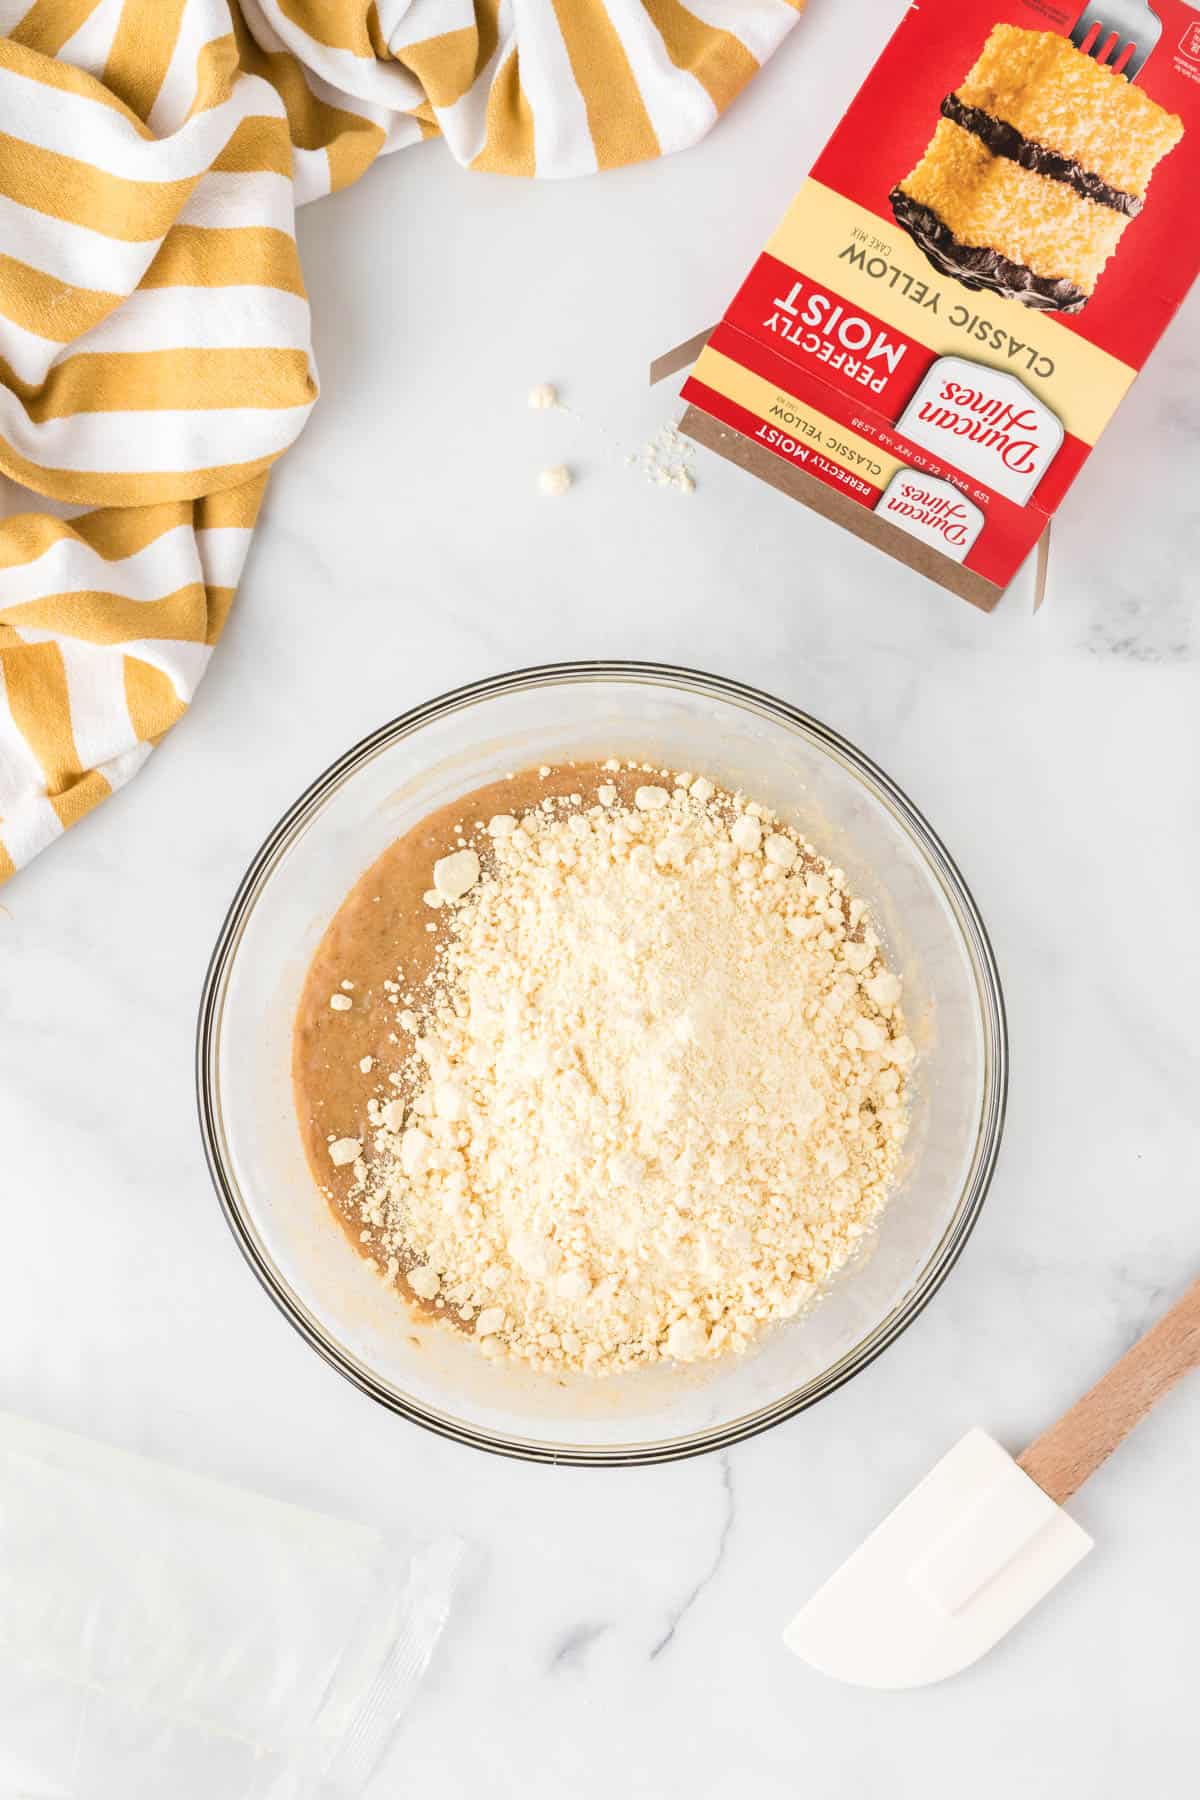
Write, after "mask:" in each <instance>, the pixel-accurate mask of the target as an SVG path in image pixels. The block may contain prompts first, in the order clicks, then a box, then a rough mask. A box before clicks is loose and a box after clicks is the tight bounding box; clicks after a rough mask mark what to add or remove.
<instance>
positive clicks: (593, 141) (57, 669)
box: [0, 0, 804, 879]
mask: <svg viewBox="0 0 1200 1800" xmlns="http://www.w3.org/2000/svg"><path fill="white" fill-rule="evenodd" d="M803 3H804V0H687V3H686V4H684V0H32V3H31V0H0V879H3V878H4V877H6V876H8V875H10V874H11V873H12V872H13V870H14V868H19V867H20V866H21V865H22V864H24V863H26V862H28V861H29V859H30V858H31V857H32V856H34V855H35V854H36V853H37V851H39V850H40V849H42V848H43V846H44V845H46V844H48V843H49V842H51V840H52V839H54V838H55V837H57V836H59V835H60V834H61V832H62V831H63V830H64V829H65V827H66V826H68V825H70V824H72V823H73V822H74V821H75V820H76V819H78V818H80V817H81V816H82V815H83V814H84V813H86V812H88V811H89V810H90V809H91V808H92V807H93V806H94V805H95V804H96V803H97V801H99V800H101V799H103V798H104V797H105V795H107V794H109V793H111V792H112V791H113V789H114V788H117V787H120V786H121V785H122V784H123V783H124V782H126V781H127V780H128V779H129V777H130V776H131V775H132V774H133V773H134V772H135V771H136V770H137V769H138V768H139V767H140V766H141V764H142V762H143V761H144V760H145V758H146V757H147V756H148V755H149V752H150V748H151V746H152V745H153V744H154V743H156V742H157V740H158V739H159V738H160V737H161V736H162V734H163V732H164V731H166V730H167V728H168V727H169V726H170V725H171V724H173V722H174V721H175V720H176V719H177V718H178V717H179V715H180V714H181V713H182V712H183V710H184V708H185V707H186V706H187V703H188V701H189V700H190V698H191V696H192V694H193V692H194V690H195V687H196V683H197V682H198V681H199V679H200V676H201V675H202V674H203V672H204V668H205V665H206V663H207V661H208V658H209V656H210V655H211V653H212V647H213V645H214V644H215V643H216V641H217V638H218V637H219V636H220V632H221V627H222V625H223V623H224V621H225V617H226V615H227V613H228V611H229V607H230V604H231V602H232V600H233V595H234V591H235V589H236V587H237V583H238V576H239V574H240V572H241V568H242V563H243V561H244V559H245V555H246V549H247V545H248V543H249V538H250V533H251V531H252V529H253V526H254V521H255V516H256V514H257V512H258V507H259V503H260V501H261V499H262V496H263V490H264V487H265V484H266V479H267V471H268V470H269V468H270V465H271V463H272V462H273V461H274V460H275V458H276V457H277V456H279V455H280V454H281V452H282V451H284V450H285V449H286V448H287V446H288V445H289V444H290V443H291V442H292V440H293V438H295V437H296V436H297V434H298V433H299V432H300V430H301V428H302V427H303V425H304V421H305V419H306V418H307V416H308V413H309V410H310V408H311V407H312V404H313V401H314V400H315V398H316V393H317V385H316V376H315V371H314V368H313V364H312V357H311V344H310V336H309V316H308V303H307V300H306V298H305V291H304V280H303V276H302V273H301V269H300V264H299V260H298V257H297V254H296V241H295V232H294V214H295V208H296V207H297V206H298V205H301V204H303V202H304V201H306V200H313V199H316V198H317V197H318V196H319V195H321V194H326V193H329V192H330V191H331V190H333V189H335V188H341V187H345V186H346V185H347V184H348V183H349V182H352V181H354V180H355V179H356V178H357V177H358V176H359V175H361V174H362V172H363V170H364V169H366V168H367V167H368V166H369V164H370V163H371V162H372V161H373V160H374V159H375V157H376V156H379V155H381V154H382V153H383V152H385V151H388V150H396V149H399V148H400V147H401V146H402V145H404V144H411V143H416V142H418V141H419V140H420V139H422V138H424V137H429V136H434V135H437V134H439V133H440V135H441V136H443V137H444V138H445V140H446V143H447V144H448V145H449V147H450V149H451V151H452V152H453V154H454V155H455V156H456V157H457V158H458V160H459V161H460V162H462V163H464V164H467V165H469V166H470V167H471V168H475V169H488V170H494V171H499V172H503V173H507V174H514V175H540V176H547V175H549V176H559V175H584V174H589V173H592V172H593V171H595V170H597V169H604V168H610V167H612V166H614V165H616V164H619V163H627V162H635V161H638V160H639V159H642V158H646V157H653V156H658V155H660V154H662V153H664V152H667V151H671V150H680V149H683V148H684V147H685V146H686V145H688V144H691V143H694V142H695V141H696V139H697V138H699V137H701V136H702V135H703V134H704V132H705V131H707V130H708V128H709V126H710V125H711V124H712V123H713V121H714V120H715V119H716V117H717V116H718V114H719V113H720V112H721V111H722V109H723V108H724V107H725V106H727V105H728V103H729V102H730V100H732V99H733V97H734V95H735V94H736V93H737V92H738V91H739V89H740V88H742V87H743V86H744V85H745V83H746V82H747V81H748V80H749V78H750V77H751V75H753V74H754V72H755V70H756V69H757V68H758V66H759V64H760V63H762V62H763V61H764V60H765V58H766V57H768V56H769V55H770V54H771V52H772V51H773V50H774V49H775V47H776V45H777V44H778V43H779V41H780V39H781V38H782V37H783V36H784V34H785V32H786V31H787V29H788V27H789V26H790V25H791V24H792V23H793V22H794V20H795V18H796V15H797V13H798V11H799V10H800V8H801V7H802V6H803Z"/></svg>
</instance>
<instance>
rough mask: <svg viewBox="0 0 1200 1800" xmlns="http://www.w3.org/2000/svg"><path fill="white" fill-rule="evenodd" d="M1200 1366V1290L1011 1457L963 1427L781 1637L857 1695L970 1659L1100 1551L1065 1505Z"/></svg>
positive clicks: (913, 1681) (940, 1673)
mask: <svg viewBox="0 0 1200 1800" xmlns="http://www.w3.org/2000/svg"><path fill="white" fill-rule="evenodd" d="M1198 1365H1200V1281H1197V1282H1195V1283H1194V1284H1193V1285H1192V1287H1191V1288H1189V1289H1188V1292H1187V1293H1186V1294H1185V1295H1184V1297H1183V1299H1182V1300H1180V1301H1178V1302H1177V1304H1176V1305H1175V1306H1173V1307H1172V1308H1171V1310H1170V1312H1169V1313H1167V1315H1166V1317H1165V1318H1162V1319H1160V1320H1159V1322H1158V1324H1157V1325H1155V1326H1153V1327H1152V1328H1151V1329H1150V1330H1149V1331H1148V1332H1147V1333H1146V1335H1145V1336H1144V1337H1142V1338H1139V1339H1138V1341H1137V1343H1136V1344H1135V1345H1134V1346H1133V1348H1132V1350H1130V1351H1128V1352H1127V1353H1126V1354H1125V1355H1124V1356H1123V1357H1122V1358H1121V1360H1120V1362H1119V1363H1117V1364H1116V1365H1115V1367H1114V1368H1112V1369H1110V1370H1109V1372H1108V1374H1107V1375H1105V1376H1104V1378H1103V1380H1102V1381H1098V1382H1097V1383H1096V1385H1095V1387H1094V1388H1092V1389H1091V1390H1090V1391H1089V1392H1088V1393H1086V1394H1085V1395H1084V1396H1083V1399H1082V1400H1080V1401H1078V1402H1077V1403H1076V1404H1075V1405H1074V1406H1073V1407H1072V1408H1071V1410H1070V1412H1068V1413H1064V1415H1063V1417H1062V1418H1061V1419H1060V1420H1059V1421H1058V1423H1057V1424H1056V1425H1052V1426H1051V1427H1050V1429H1049V1431H1044V1432H1043V1433H1042V1435H1041V1437H1039V1438H1036V1439H1035V1440H1034V1442H1033V1443H1032V1444H1030V1446H1029V1448H1028V1450H1026V1451H1025V1453H1024V1455H1023V1456H1020V1457H1018V1458H1016V1459H1015V1460H1014V1459H1013V1458H1012V1457H1011V1456H1010V1455H1009V1454H1008V1452H1007V1451H1006V1450H1002V1449H1001V1447H1000V1445H999V1444H998V1443H996V1441H995V1439H994V1438H990V1437H989V1436H988V1434H987V1432H986V1431H978V1430H976V1431H969V1432H968V1433H967V1435H966V1437H965V1438H963V1439H962V1441H961V1442H960V1443H958V1444H956V1445H955V1447H954V1449H953V1450H951V1452H950V1454H949V1455H948V1456H944V1457H943V1458H942V1460H941V1462H940V1463H938V1465H937V1467H936V1468H935V1469H933V1470H932V1471H931V1472H930V1474H928V1475H927V1476H926V1477H925V1479H924V1481H922V1482H921V1484H920V1486H919V1487H916V1488H914V1489H913V1491H912V1493H911V1494H910V1495H909V1496H908V1499H907V1500H904V1501H902V1502H901V1504H900V1505H899V1506H898V1507H897V1508H896V1510H895V1512H893V1513H890V1514H889V1515H888V1517H887V1518H886V1519H885V1520H884V1521H883V1524H882V1525H880V1526H879V1527H878V1529H877V1530H875V1531H874V1532H872V1534H871V1536H870V1537H869V1538H868V1539H867V1541H866V1543H865V1544H863V1546H862V1547H861V1549H859V1550H856V1551H855V1553H854V1555H853V1556H852V1557H851V1558H850V1560H849V1561H848V1562H846V1563H843V1565H842V1567H841V1568H840V1569H839V1570H838V1572H837V1574H836V1575H834V1576H833V1577H832V1578H831V1579H830V1580H829V1581H827V1582H826V1583H825V1586H824V1587H823V1588H822V1589H821V1590H820V1592H819V1593H818V1594H816V1595H814V1597H813V1598H812V1599H811V1600H810V1601H809V1603H808V1605H807V1606H806V1607H805V1608H804V1610H803V1611H802V1612H799V1613H797V1615H796V1617H795V1618H794V1619H793V1620H792V1622H791V1624H790V1625H789V1626H788V1628H787V1630H786V1631H785V1632H784V1642H785V1644H786V1645H787V1646H788V1648H789V1650H794V1651H795V1652H796V1654H797V1656H802V1657H803V1658H804V1660H805V1661H806V1662H809V1663H812V1665H813V1667H814V1668H817V1669H821V1670H822V1671H823V1672H824V1673H825V1674H826V1675H834V1676H837V1678H838V1679H839V1680H841V1681H853V1682H856V1683H857V1684H858V1685H859V1686H860V1687H876V1688H907V1687H923V1686H924V1685H925V1684H926V1683H927V1682H931V1681H941V1680H942V1679H943V1678H944V1677H945V1676H947V1675H955V1674H957V1673H958V1671H959V1670H960V1669H965V1668H967V1667H968V1665H969V1664H971V1663H973V1662H976V1661H977V1660H978V1658H979V1657H981V1656H982V1655H983V1653H984V1652H985V1651H986V1650H990V1649H991V1647H992V1645H993V1644H994V1643H996V1642H997V1641H998V1640H999V1639H1000V1638H1002V1637H1003V1636H1004V1634H1005V1632H1006V1631H1010V1630H1011V1629H1012V1627H1013V1626H1014V1625H1015V1624H1016V1623H1017V1621H1018V1619H1022V1618H1024V1616H1025V1614H1026V1613H1027V1612H1028V1611H1029V1610H1030V1608H1031V1607H1033V1606H1035V1605H1036V1604H1037V1602H1038V1601H1039V1600H1040V1599H1041V1598H1042V1596H1043V1595H1044V1594H1048V1593H1049V1592H1050V1589H1051V1588H1052V1587H1054V1586H1056V1584H1057V1583H1058V1582H1060V1581H1061V1580H1062V1578H1063V1576H1064V1575H1066V1574H1067V1573H1068V1572H1069V1571H1070V1570H1071V1569H1073V1568H1074V1567H1075V1564H1076V1563H1077V1562H1079V1561H1080V1560H1081V1559H1082V1558H1083V1557H1084V1556H1086V1555H1087V1553H1088V1551H1089V1550H1090V1549H1091V1547H1092V1540H1091V1538H1090V1537H1089V1536H1088V1535H1087V1533H1086V1531H1083V1530H1081V1529H1080V1527H1079V1526H1078V1525H1076V1523H1075V1522H1074V1520H1073V1519H1071V1518H1070V1517H1069V1516H1068V1515H1067V1514H1066V1513H1065V1512H1064V1511H1063V1510H1062V1507H1063V1502H1064V1501H1066V1500H1069V1499H1070V1498H1071V1495H1072V1494H1074V1493H1075V1492H1076V1491H1077V1490H1078V1489H1079V1488H1081V1487H1082V1486H1083V1484H1084V1482H1085V1481H1086V1480H1087V1479H1088V1477H1089V1475H1093V1474H1095V1472H1096V1470H1097V1469H1098V1468H1099V1467H1100V1465H1101V1463H1102V1462H1104V1461H1105V1459H1106V1458H1107V1457H1108V1456H1109V1455H1111V1453H1112V1452H1113V1451H1114V1450H1115V1449H1116V1447H1117V1445H1118V1444H1119V1443H1120V1442H1121V1440H1122V1438H1124V1437H1125V1436H1126V1435H1127V1434H1128V1433H1129V1432H1130V1431H1132V1430H1133V1427H1134V1426H1135V1425H1136V1424H1137V1422H1138V1420H1139V1419H1141V1418H1143V1417H1144V1416H1145V1415H1146V1413H1148V1412H1149V1411H1150V1408H1151V1407H1152V1406H1156V1405H1157V1404H1158V1402H1159V1401H1160V1400H1161V1399H1162V1398H1163V1397H1164V1395H1165V1394H1167V1393H1169V1391H1170V1390H1171V1388H1172V1387H1174V1385H1175V1383H1176V1382H1177V1381H1178V1380H1179V1378H1180V1377H1181V1376H1182V1375H1185V1374H1186V1373H1187V1371H1188V1370H1189V1369H1194V1368H1196V1367H1197V1366H1198Z"/></svg>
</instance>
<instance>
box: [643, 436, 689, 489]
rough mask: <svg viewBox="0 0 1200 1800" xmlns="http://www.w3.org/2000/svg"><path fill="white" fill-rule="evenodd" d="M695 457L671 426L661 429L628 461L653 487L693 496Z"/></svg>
mask: <svg viewBox="0 0 1200 1800" xmlns="http://www.w3.org/2000/svg"><path fill="white" fill-rule="evenodd" d="M695 455H696V446H695V445H694V444H693V443H692V442H691V441H690V440H689V439H688V438H685V437H684V435H683V433H682V432H681V431H679V430H678V429H677V428H676V427H675V426H674V425H664V426H663V427H662V428H661V430H659V431H657V432H655V434H654V436H653V437H652V438H651V439H650V441H649V443H648V444H646V445H645V446H644V447H643V449H642V450H641V452H640V454H639V455H637V456H634V457H631V458H630V460H631V461H632V462H634V463H636V464H637V465H638V467H640V469H641V471H642V474H643V475H644V476H645V478H646V480H647V481H649V482H652V483H653V484H654V486H656V487H669V488H672V489H673V490H674V491H675V492H676V493H680V494H692V493H694V492H695V491H696V473H695V468H694V466H693V464H694V461H695Z"/></svg>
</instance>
